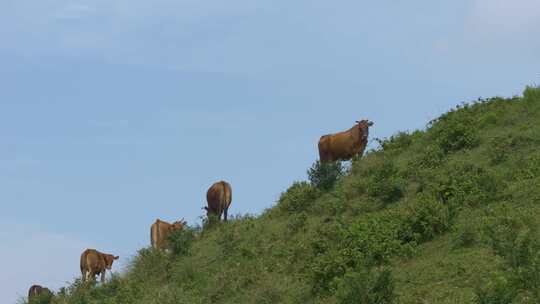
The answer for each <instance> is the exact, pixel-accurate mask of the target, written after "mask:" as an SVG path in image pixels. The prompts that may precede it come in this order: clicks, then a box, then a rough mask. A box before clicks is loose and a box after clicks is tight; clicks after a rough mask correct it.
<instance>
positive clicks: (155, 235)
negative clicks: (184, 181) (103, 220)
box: [28, 120, 373, 302]
mask: <svg viewBox="0 0 540 304" xmlns="http://www.w3.org/2000/svg"><path fill="white" fill-rule="evenodd" d="M372 125H373V122H371V121H369V120H362V121H356V124H355V125H354V126H353V127H352V128H350V129H349V130H347V131H343V132H339V133H335V134H329V135H324V136H321V138H320V139H319V145H318V147H319V158H320V161H321V162H322V163H329V162H335V161H341V160H349V159H351V158H353V157H355V156H356V155H360V156H362V155H363V154H364V150H365V149H366V146H367V143H368V137H369V127H371V126H372ZM206 201H207V206H205V207H204V209H205V210H206V215H207V217H210V216H213V217H215V218H217V219H218V220H221V216H223V220H224V221H227V213H228V210H229V206H230V205H231V201H232V188H231V185H230V184H229V183H227V182H225V181H219V182H217V183H214V184H213V185H212V186H211V187H210V188H209V189H208V191H207V192H206ZM186 224H187V223H186V222H185V221H184V220H183V219H182V220H180V221H176V222H174V223H172V224H171V223H168V222H165V221H162V220H160V219H156V221H155V222H154V223H153V224H152V226H151V227H150V243H151V245H152V247H153V248H156V249H165V248H167V247H168V244H167V240H168V236H169V234H170V233H171V232H174V231H178V230H182V229H183V228H184V226H185V225H186ZM118 259H119V257H118V256H115V255H112V254H107V253H102V252H99V251H97V250H95V249H86V250H85V251H84V252H83V253H82V254H81V260H80V269H81V275H82V281H83V282H85V281H86V280H95V278H96V276H97V275H101V282H104V281H105V272H106V270H111V268H112V265H113V262H114V261H115V260H118ZM43 295H52V292H51V291H50V290H49V289H48V288H45V287H42V286H40V285H32V287H30V289H29V290H28V302H30V301H31V300H32V299H33V298H36V297H41V296H43Z"/></svg>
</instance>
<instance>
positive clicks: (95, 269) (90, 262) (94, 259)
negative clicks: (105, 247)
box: [81, 249, 119, 282]
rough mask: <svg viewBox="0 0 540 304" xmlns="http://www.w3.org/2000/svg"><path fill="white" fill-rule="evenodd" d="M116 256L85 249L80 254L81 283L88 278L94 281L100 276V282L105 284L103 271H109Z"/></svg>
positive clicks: (116, 258)
mask: <svg viewBox="0 0 540 304" xmlns="http://www.w3.org/2000/svg"><path fill="white" fill-rule="evenodd" d="M118 258H119V257H118V256H114V255H112V254H106V253H102V252H99V251H97V250H95V249H86V250H85V251H84V252H83V253H82V254H81V274H82V280H83V282H84V281H86V280H87V279H88V278H91V279H92V280H95V278H96V275H98V274H101V282H105V271H106V270H107V269H108V270H111V268H112V264H113V262H114V261H115V260H118Z"/></svg>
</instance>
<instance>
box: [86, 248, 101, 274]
mask: <svg viewBox="0 0 540 304" xmlns="http://www.w3.org/2000/svg"><path fill="white" fill-rule="evenodd" d="M81 270H86V271H90V272H91V273H93V274H97V273H100V272H102V271H104V270H105V259H104V258H103V256H102V254H101V252H99V251H97V250H95V249H86V250H85V251H84V252H83V253H82V254H81Z"/></svg>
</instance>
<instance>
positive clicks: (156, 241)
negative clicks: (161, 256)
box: [150, 219, 172, 248]
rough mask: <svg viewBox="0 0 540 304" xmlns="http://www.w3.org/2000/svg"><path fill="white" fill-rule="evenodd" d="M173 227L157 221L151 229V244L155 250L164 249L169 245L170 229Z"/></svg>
mask: <svg viewBox="0 0 540 304" xmlns="http://www.w3.org/2000/svg"><path fill="white" fill-rule="evenodd" d="M171 226H172V225H171V224H170V223H167V222H165V221H162V220H160V219H157V220H156V222H155V223H154V224H152V227H151V232H150V235H151V243H152V246H153V247H154V248H164V247H165V246H166V244H167V237H168V235H169V227H171Z"/></svg>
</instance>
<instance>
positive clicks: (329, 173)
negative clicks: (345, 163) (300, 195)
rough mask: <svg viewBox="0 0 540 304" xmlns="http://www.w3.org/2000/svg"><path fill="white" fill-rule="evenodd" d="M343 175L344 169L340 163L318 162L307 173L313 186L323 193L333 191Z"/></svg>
mask: <svg viewBox="0 0 540 304" xmlns="http://www.w3.org/2000/svg"><path fill="white" fill-rule="evenodd" d="M343 173H344V172H343V167H342V165H341V162H339V161H336V162H331V163H321V162H320V161H316V162H315V163H314V164H313V165H312V166H311V168H309V170H308V172H307V174H308V177H309V181H310V182H311V186H313V187H314V188H317V189H319V190H322V191H328V190H330V189H332V188H333V187H334V184H335V183H336V182H337V181H338V179H339V178H340V177H341V176H343Z"/></svg>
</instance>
